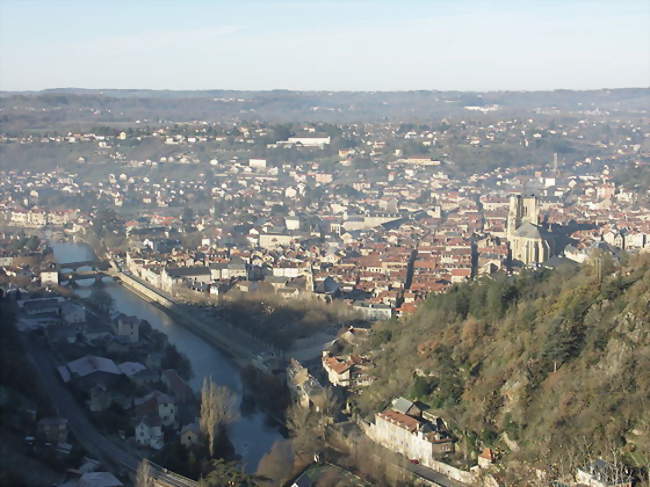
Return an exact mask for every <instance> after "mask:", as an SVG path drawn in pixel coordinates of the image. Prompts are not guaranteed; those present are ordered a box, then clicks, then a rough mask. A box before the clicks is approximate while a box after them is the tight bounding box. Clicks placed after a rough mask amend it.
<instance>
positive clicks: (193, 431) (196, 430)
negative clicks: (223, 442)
mask: <svg viewBox="0 0 650 487" xmlns="http://www.w3.org/2000/svg"><path fill="white" fill-rule="evenodd" d="M180 441H181V445H183V446H184V447H185V448H190V447H192V446H194V445H198V444H199V443H200V442H201V428H200V427H199V425H198V423H196V421H195V422H194V423H190V424H186V425H185V426H183V429H181V434H180Z"/></svg>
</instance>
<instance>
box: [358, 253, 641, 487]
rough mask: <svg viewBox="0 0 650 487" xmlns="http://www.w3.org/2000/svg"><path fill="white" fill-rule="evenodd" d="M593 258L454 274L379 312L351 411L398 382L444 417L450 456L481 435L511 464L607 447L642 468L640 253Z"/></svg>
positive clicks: (481, 442) (373, 406)
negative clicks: (418, 301)
mask: <svg viewBox="0 0 650 487" xmlns="http://www.w3.org/2000/svg"><path fill="white" fill-rule="evenodd" d="M626 259H627V258H626ZM601 264H602V265H601V266H600V270H599V269H598V266H596V265H585V266H584V267H583V268H581V269H580V270H576V268H575V267H573V266H569V267H564V268H558V269H557V270H554V271H549V270H545V271H541V272H526V273H524V274H522V275H520V276H518V277H512V278H509V277H506V276H500V277H498V278H496V279H483V280H480V281H478V282H475V283H468V284H465V285H460V286H457V287H455V288H453V289H452V290H451V291H450V292H449V293H447V294H445V295H439V296H433V297H431V298H430V299H428V300H427V301H426V303H425V304H424V305H423V306H422V307H421V309H419V310H418V312H417V314H416V315H415V316H414V317H412V318H410V319H406V320H402V321H400V322H394V321H390V322H386V323H382V324H378V325H377V326H375V328H374V330H373V333H372V340H371V342H372V344H371V345H369V348H375V349H377V347H378V348H379V349H380V350H381V351H379V352H378V353H377V354H376V369H375V371H374V372H375V375H376V376H378V377H379V380H378V381H377V382H376V383H375V384H373V385H372V386H371V387H369V388H368V389H367V390H366V391H365V392H364V393H363V394H361V396H360V397H359V400H358V404H357V406H358V408H359V412H360V413H361V414H362V415H366V416H368V417H370V416H371V415H372V414H373V413H374V411H377V410H378V409H380V408H383V407H385V405H386V401H388V400H389V399H391V398H392V397H395V396H399V395H403V394H405V393H406V394H407V395H409V396H410V397H411V398H412V399H420V400H422V401H423V402H425V403H427V404H428V405H430V406H432V407H433V408H434V409H437V410H438V412H439V414H440V415H441V416H443V417H444V418H446V419H447V420H449V421H450V422H451V424H452V429H454V431H455V433H456V434H457V435H458V437H459V445H458V446H459V448H458V451H459V452H460V453H459V454H458V456H459V458H458V460H459V461H460V462H462V461H463V457H464V455H468V456H470V457H471V456H472V455H474V456H475V455H476V452H480V448H483V447H486V446H488V447H492V448H496V449H500V450H503V451H504V452H506V456H505V459H504V461H505V465H506V466H508V468H509V469H510V473H512V471H513V470H514V467H513V466H514V465H516V464H517V463H516V462H521V463H519V464H522V463H523V464H528V465H534V466H536V467H539V468H542V469H545V468H546V467H548V466H549V465H555V466H560V467H564V468H565V469H566V468H571V467H575V466H576V465H577V464H579V463H580V462H582V461H583V460H584V459H586V458H593V457H595V456H599V455H601V456H604V457H608V458H612V456H613V455H614V454H616V455H618V456H619V458H623V459H624V460H625V462H626V463H627V464H628V465H631V466H635V467H639V468H641V467H645V468H647V467H648V466H649V465H650V255H645V256H637V257H633V258H629V259H627V262H625V263H624V264H621V265H619V264H614V263H613V262H611V261H609V260H608V259H606V258H603V259H602V261H601ZM601 276H602V277H601ZM470 452H471V453H470ZM510 485H523V484H521V483H517V482H515V483H514V484H510Z"/></svg>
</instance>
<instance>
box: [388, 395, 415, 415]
mask: <svg viewBox="0 0 650 487" xmlns="http://www.w3.org/2000/svg"><path fill="white" fill-rule="evenodd" d="M412 407H413V402H411V401H409V400H408V399H406V398H404V397H398V398H397V399H395V400H394V401H393V406H392V409H393V410H394V411H397V412H398V413H402V414H407V412H408V410H409V409H411V408H412Z"/></svg>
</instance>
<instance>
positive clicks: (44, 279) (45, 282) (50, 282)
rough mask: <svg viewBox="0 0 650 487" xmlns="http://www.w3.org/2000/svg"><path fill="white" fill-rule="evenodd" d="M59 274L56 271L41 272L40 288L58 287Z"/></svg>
mask: <svg viewBox="0 0 650 487" xmlns="http://www.w3.org/2000/svg"><path fill="white" fill-rule="evenodd" d="M58 285H59V272H58V271H57V270H56V269H48V270H45V271H41V286H43V287H45V286H58Z"/></svg>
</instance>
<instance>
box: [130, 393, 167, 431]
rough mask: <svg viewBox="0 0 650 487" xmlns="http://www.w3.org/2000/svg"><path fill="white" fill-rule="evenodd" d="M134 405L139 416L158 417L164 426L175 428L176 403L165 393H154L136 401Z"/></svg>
mask: <svg viewBox="0 0 650 487" xmlns="http://www.w3.org/2000/svg"><path fill="white" fill-rule="evenodd" d="M133 404H134V406H135V411H136V415H137V416H145V415H152V416H158V418H160V420H161V422H162V425H163V426H173V425H174V424H175V423H176V402H175V401H174V399H172V398H171V397H170V396H168V395H167V394H165V393H163V392H160V391H153V392H151V393H149V394H147V395H146V396H144V397H141V398H137V399H135V400H134V401H133Z"/></svg>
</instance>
